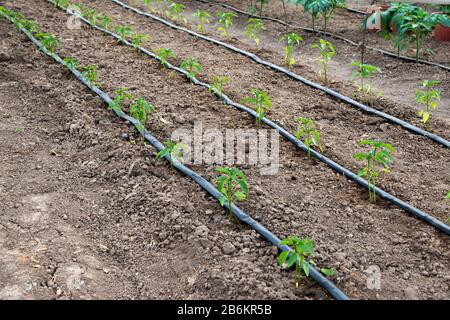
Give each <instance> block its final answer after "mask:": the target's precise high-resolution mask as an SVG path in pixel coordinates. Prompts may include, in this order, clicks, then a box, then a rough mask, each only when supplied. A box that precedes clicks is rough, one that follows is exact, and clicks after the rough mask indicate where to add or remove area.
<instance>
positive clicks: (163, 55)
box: [155, 48, 175, 67]
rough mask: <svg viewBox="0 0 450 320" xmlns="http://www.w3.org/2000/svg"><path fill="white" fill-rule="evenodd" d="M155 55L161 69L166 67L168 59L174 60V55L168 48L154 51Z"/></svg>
mask: <svg viewBox="0 0 450 320" xmlns="http://www.w3.org/2000/svg"><path fill="white" fill-rule="evenodd" d="M155 53H156V56H157V57H158V58H159V61H160V62H161V64H162V66H163V67H167V66H168V64H169V59H170V58H175V55H174V54H173V52H172V49H170V48H159V49H156V50H155Z"/></svg>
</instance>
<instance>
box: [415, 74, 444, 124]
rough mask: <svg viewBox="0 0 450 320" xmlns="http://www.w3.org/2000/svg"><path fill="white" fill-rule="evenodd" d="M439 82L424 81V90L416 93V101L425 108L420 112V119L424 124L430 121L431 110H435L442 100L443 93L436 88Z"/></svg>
mask: <svg viewBox="0 0 450 320" xmlns="http://www.w3.org/2000/svg"><path fill="white" fill-rule="evenodd" d="M438 84H439V81H435V80H424V81H422V88H423V89H422V90H417V91H416V101H417V102H418V103H420V104H421V105H423V106H424V107H425V108H424V109H421V110H420V111H419V117H421V118H422V122H423V123H427V122H428V120H429V119H430V112H431V110H435V109H436V107H437V104H438V102H439V101H440V100H441V93H440V91H439V90H437V89H436V88H435V87H436V86H437V85H438Z"/></svg>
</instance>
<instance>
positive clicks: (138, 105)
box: [130, 97, 155, 130]
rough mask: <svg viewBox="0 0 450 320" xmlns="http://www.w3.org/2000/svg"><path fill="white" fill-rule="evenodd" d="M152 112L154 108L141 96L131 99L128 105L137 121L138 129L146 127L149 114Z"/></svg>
mask: <svg viewBox="0 0 450 320" xmlns="http://www.w3.org/2000/svg"><path fill="white" fill-rule="evenodd" d="M154 112H155V108H154V107H153V106H152V105H151V104H149V103H148V102H147V101H145V100H144V98H143V97H139V98H138V99H137V100H135V101H132V103H131V106H130V114H131V116H132V117H133V118H135V119H137V120H138V121H139V128H138V129H139V130H141V129H142V128H145V127H146V125H147V123H148V116H149V114H150V113H154Z"/></svg>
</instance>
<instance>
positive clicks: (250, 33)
mask: <svg viewBox="0 0 450 320" xmlns="http://www.w3.org/2000/svg"><path fill="white" fill-rule="evenodd" d="M262 30H264V24H263V22H262V20H261V19H256V18H250V19H248V22H247V25H246V26H245V34H246V36H247V37H248V38H249V39H250V40H253V41H254V42H255V43H256V46H257V47H259V44H260V43H261V39H260V38H259V34H260V32H261V31H262Z"/></svg>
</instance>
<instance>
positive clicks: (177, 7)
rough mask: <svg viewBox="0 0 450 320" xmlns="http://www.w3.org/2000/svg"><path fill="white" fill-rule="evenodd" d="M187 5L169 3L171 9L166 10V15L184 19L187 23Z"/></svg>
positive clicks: (177, 19) (171, 17) (175, 18)
mask: <svg viewBox="0 0 450 320" xmlns="http://www.w3.org/2000/svg"><path fill="white" fill-rule="evenodd" d="M185 8H186V7H185V5H183V4H181V3H176V2H172V3H171V4H169V10H167V11H166V15H167V16H168V17H169V18H170V19H172V20H174V21H183V22H184V23H187V20H186V18H185V17H184V16H183V11H184V9H185Z"/></svg>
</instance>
